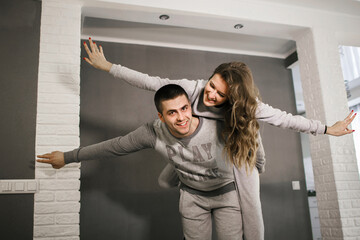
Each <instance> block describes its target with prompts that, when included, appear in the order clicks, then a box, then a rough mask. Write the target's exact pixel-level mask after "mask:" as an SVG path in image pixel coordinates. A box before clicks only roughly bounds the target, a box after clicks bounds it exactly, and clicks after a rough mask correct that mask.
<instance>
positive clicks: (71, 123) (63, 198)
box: [34, 0, 81, 240]
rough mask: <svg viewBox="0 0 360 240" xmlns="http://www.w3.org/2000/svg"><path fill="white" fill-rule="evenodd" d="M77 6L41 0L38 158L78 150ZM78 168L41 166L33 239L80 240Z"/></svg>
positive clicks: (38, 174)
mask: <svg viewBox="0 0 360 240" xmlns="http://www.w3.org/2000/svg"><path fill="white" fill-rule="evenodd" d="M76 2H77V1H61V0H43V1H42V16H41V33H40V34H41V35H40V61H39V79H38V105H37V126H36V154H43V153H47V152H52V151H55V150H59V151H68V150H71V149H74V148H76V147H78V146H79V110H80V106H79V104H80V30H81V29H80V28H81V6H80V5H79V3H76ZM79 167H80V164H70V165H67V166H66V167H64V168H62V169H60V170H55V169H53V168H51V166H48V165H45V164H39V163H37V164H36V170H35V177H36V179H38V181H39V186H40V187H39V188H40V191H39V192H38V193H36V194H35V206H34V239H38V240H40V239H41V240H50V239H51V240H61V239H62V240H65V239H66V240H78V239H79V234H80V231H79V212H80V191H79V189H80V180H79V178H80V169H79Z"/></svg>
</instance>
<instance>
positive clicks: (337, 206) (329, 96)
mask: <svg viewBox="0 0 360 240" xmlns="http://www.w3.org/2000/svg"><path fill="white" fill-rule="evenodd" d="M296 40H297V41H296V43H297V50H298V55H299V63H300V75H301V81H302V86H303V90H304V100H305V107H306V115H307V117H308V118H312V119H319V120H321V121H322V122H324V123H326V124H328V125H332V124H333V123H335V122H336V121H337V120H342V119H343V118H344V117H345V116H347V114H348V113H349V110H348V105H347V98H346V92H345V86H344V80H343V77H342V73H341V65H340V56H339V51H338V43H337V41H336V37H335V33H333V32H331V30H326V29H324V28H321V29H320V28H319V29H317V28H316V29H311V30H310V29H308V30H305V31H303V32H302V33H301V34H300V35H298V37H297V39H296ZM310 143H311V158H312V161H313V168H314V175H315V188H316V192H317V200H318V208H319V216H320V227H321V235H322V238H323V240H330V239H331V240H335V239H349V240H350V239H359V238H358V237H359V236H360V181H359V174H358V168H357V163H356V156H355V150H354V143H353V139H352V136H351V135H348V136H343V137H333V136H316V137H310Z"/></svg>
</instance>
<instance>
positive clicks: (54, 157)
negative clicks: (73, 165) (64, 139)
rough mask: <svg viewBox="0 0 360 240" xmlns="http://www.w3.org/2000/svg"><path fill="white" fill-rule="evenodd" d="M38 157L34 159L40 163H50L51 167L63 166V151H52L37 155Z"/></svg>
mask: <svg viewBox="0 0 360 240" xmlns="http://www.w3.org/2000/svg"><path fill="white" fill-rule="evenodd" d="M37 157H38V158H41V159H36V161H37V162H40V163H48V164H51V165H52V167H53V168H56V169H59V168H62V167H63V166H65V160H64V153H63V152H59V151H56V152H52V153H46V154H43V155H38V156H37Z"/></svg>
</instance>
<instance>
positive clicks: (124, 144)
mask: <svg viewBox="0 0 360 240" xmlns="http://www.w3.org/2000/svg"><path fill="white" fill-rule="evenodd" d="M155 141H156V135H155V133H154V130H153V126H152V123H149V124H146V125H143V126H141V127H139V128H138V129H136V130H135V131H133V132H131V133H129V134H127V135H125V136H123V137H117V138H113V139H110V140H107V141H104V142H100V143H97V144H93V145H90V146H87V147H80V148H76V149H74V150H72V151H69V152H60V151H54V152H51V153H46V154H43V155H38V156H37V157H38V159H37V162H40V163H47V164H51V165H52V167H53V168H55V169H59V168H62V167H63V166H65V165H66V164H68V163H72V162H81V161H87V160H92V159H93V160H101V159H110V158H114V157H118V156H122V155H127V154H129V153H133V152H137V151H139V150H142V149H146V148H153V147H154V146H155Z"/></svg>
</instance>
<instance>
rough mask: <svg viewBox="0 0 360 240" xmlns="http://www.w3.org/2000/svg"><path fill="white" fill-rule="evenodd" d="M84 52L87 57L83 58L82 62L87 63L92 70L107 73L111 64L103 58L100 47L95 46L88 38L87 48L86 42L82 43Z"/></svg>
mask: <svg viewBox="0 0 360 240" xmlns="http://www.w3.org/2000/svg"><path fill="white" fill-rule="evenodd" d="M84 47H85V51H86V52H87V54H88V57H87V58H86V57H84V60H85V61H86V62H88V63H89V64H90V65H91V66H93V67H94V68H97V69H100V70H103V71H106V72H109V71H110V68H111V66H112V63H111V62H108V61H107V60H106V58H105V56H104V51H103V49H102V47H101V46H99V47H98V46H97V45H96V43H95V42H93V41H92V40H91V38H89V47H90V49H89V47H88V46H87V44H86V42H84Z"/></svg>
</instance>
